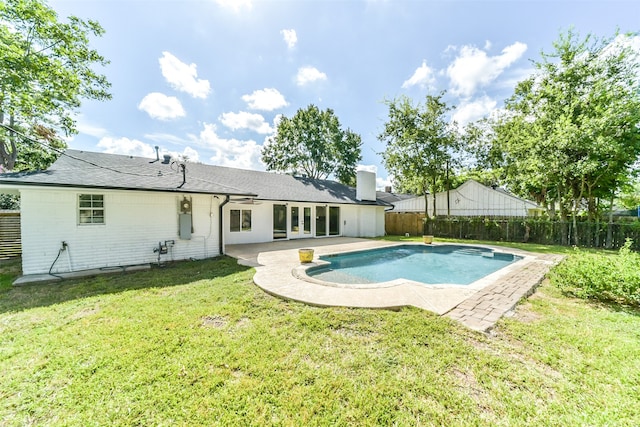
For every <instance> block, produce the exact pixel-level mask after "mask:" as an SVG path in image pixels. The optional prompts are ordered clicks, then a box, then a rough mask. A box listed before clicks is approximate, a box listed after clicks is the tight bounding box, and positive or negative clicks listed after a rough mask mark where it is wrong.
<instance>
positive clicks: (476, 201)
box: [392, 179, 544, 217]
mask: <svg viewBox="0 0 640 427" xmlns="http://www.w3.org/2000/svg"><path fill="white" fill-rule="evenodd" d="M432 203H433V198H432V196H431V195H429V197H428V204H429V205H428V213H429V215H432V214H433V204H432ZM392 204H393V206H394V209H393V211H392V212H398V213H400V212H418V213H419V212H424V211H425V209H424V208H425V205H424V204H425V198H424V196H416V197H412V198H409V199H404V200H398V201H395V202H392ZM543 211H544V210H543V209H542V208H540V207H539V206H538V205H536V204H535V203H534V202H531V201H529V200H525V199H521V198H520V197H517V196H514V195H513V194H510V193H509V192H507V191H505V190H503V189H501V188H497V187H496V188H491V187H486V186H484V185H482V184H480V183H479V182H477V181H474V180H472V179H470V180H468V181H466V182H465V183H464V184H462V185H461V186H459V187H458V188H456V189H453V190H450V191H449V192H448V193H447V192H446V191H443V192H441V193H436V216H447V215H450V216H457V217H474V216H484V217H526V216H536V215H539V214H541V213H542V212H543Z"/></svg>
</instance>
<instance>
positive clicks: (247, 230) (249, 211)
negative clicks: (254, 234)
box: [229, 209, 253, 233]
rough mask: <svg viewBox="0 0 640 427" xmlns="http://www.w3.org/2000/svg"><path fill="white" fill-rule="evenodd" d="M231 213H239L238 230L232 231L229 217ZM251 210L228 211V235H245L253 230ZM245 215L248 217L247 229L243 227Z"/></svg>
mask: <svg viewBox="0 0 640 427" xmlns="http://www.w3.org/2000/svg"><path fill="white" fill-rule="evenodd" d="M233 211H238V212H239V213H240V218H239V222H240V223H239V224H238V226H239V229H238V230H234V229H232V228H231V227H232V220H231V216H232V213H233ZM251 211H252V210H251V209H230V210H229V232H230V233H247V232H250V231H251V230H252V229H253V213H252V212H251ZM245 213H248V215H249V223H248V225H249V226H248V227H245V219H246V218H245Z"/></svg>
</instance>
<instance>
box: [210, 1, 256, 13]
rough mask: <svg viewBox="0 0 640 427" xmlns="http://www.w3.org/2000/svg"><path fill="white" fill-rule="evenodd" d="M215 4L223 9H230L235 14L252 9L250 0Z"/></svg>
mask: <svg viewBox="0 0 640 427" xmlns="http://www.w3.org/2000/svg"><path fill="white" fill-rule="evenodd" d="M216 3H218V5H220V6H221V7H223V8H225V9H230V10H232V11H233V12H235V13H239V12H240V10H242V9H247V10H251V9H252V8H253V1H252V0H216Z"/></svg>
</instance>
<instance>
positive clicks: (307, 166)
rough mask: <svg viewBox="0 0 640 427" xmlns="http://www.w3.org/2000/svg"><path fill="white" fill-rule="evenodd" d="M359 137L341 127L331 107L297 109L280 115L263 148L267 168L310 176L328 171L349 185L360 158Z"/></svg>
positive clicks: (319, 176) (313, 176)
mask: <svg viewBox="0 0 640 427" xmlns="http://www.w3.org/2000/svg"><path fill="white" fill-rule="evenodd" d="M361 147H362V139H361V138H360V135H358V134H357V133H354V132H352V131H351V130H350V129H346V130H345V129H342V127H341V125H340V121H339V120H338V118H337V117H336V115H335V113H334V112H333V110H331V109H330V108H327V109H326V110H324V111H321V110H320V109H319V108H318V107H316V106H315V105H309V106H308V107H307V108H306V109H302V108H301V109H299V110H298V111H297V112H296V114H295V115H294V116H293V117H292V118H288V117H282V118H281V120H280V122H279V123H278V126H277V129H276V134H275V135H274V136H273V137H271V138H270V139H269V141H268V142H267V143H266V144H265V145H264V147H263V149H262V162H263V163H264V164H265V165H266V166H267V170H273V171H278V172H286V173H292V172H293V173H300V174H303V175H305V176H308V177H310V178H315V179H326V178H327V177H329V176H330V175H333V176H335V178H336V179H337V180H338V181H340V182H342V183H344V184H348V185H353V184H354V183H355V176H356V166H357V164H358V161H360V159H361V158H362V154H361Z"/></svg>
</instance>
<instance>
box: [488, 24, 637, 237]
mask: <svg viewBox="0 0 640 427" xmlns="http://www.w3.org/2000/svg"><path fill="white" fill-rule="evenodd" d="M628 41H629V39H628V38H627V37H626V36H622V35H618V36H616V37H614V38H610V39H602V40H598V39H595V38H594V37H592V36H587V37H586V38H584V39H581V38H580V37H579V36H578V35H577V34H575V33H574V32H573V31H568V32H567V33H566V34H561V35H560V37H559V39H558V40H557V41H556V42H555V43H554V45H553V46H554V51H553V52H552V53H549V54H547V53H543V54H542V60H541V61H539V62H536V63H535V67H536V70H537V71H536V72H535V73H534V74H533V75H532V76H531V77H529V78H528V79H526V80H524V81H522V82H520V83H519V84H518V85H517V87H516V89H515V93H514V95H513V96H512V97H511V98H510V99H509V100H508V101H507V102H506V111H505V113H504V114H503V115H502V116H501V117H500V118H499V119H498V120H496V122H495V126H494V129H493V130H494V136H495V139H494V145H493V147H492V152H493V153H492V155H490V157H491V159H492V160H493V162H494V166H496V167H499V168H502V171H503V173H504V178H505V179H506V181H507V184H508V185H509V187H510V188H511V189H512V191H514V192H516V193H517V194H519V195H521V196H525V197H529V198H533V199H535V200H537V201H538V202H540V203H544V204H546V205H547V206H548V207H549V208H550V211H551V212H552V213H553V207H555V206H556V205H557V206H559V209H560V212H559V214H560V217H561V219H566V218H568V216H570V215H571V216H572V218H573V219H574V221H575V218H576V215H577V214H578V212H579V211H580V210H581V209H585V208H586V210H587V212H588V213H589V215H590V216H591V217H595V216H596V214H597V207H598V205H597V201H598V200H600V199H604V200H610V199H611V198H612V197H613V196H614V195H615V194H616V192H617V191H618V189H619V188H620V186H621V185H622V184H623V183H624V182H625V180H626V177H628V176H629V172H630V168H631V167H632V165H633V164H634V163H635V162H636V160H637V159H638V155H639V154H640V82H639V79H638V69H639V68H638V66H639V62H638V56H637V52H635V51H634V50H633V49H631V48H630V47H629V45H628ZM576 244H577V242H576Z"/></svg>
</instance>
